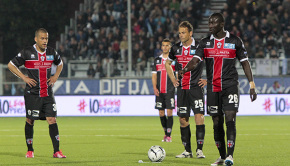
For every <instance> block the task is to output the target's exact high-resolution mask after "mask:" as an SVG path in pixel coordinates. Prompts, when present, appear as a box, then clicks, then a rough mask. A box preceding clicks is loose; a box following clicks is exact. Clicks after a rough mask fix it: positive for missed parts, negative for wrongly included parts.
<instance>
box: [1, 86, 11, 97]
mask: <svg viewBox="0 0 290 166" xmlns="http://www.w3.org/2000/svg"><path fill="white" fill-rule="evenodd" d="M3 95H4V96H11V95H12V94H11V88H10V86H9V85H8V84H4V88H3Z"/></svg>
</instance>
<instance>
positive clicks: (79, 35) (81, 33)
mask: <svg viewBox="0 0 290 166" xmlns="http://www.w3.org/2000/svg"><path fill="white" fill-rule="evenodd" d="M87 39H88V38H87V35H86V33H84V31H83V30H78V33H77V34H76V40H77V42H80V41H81V40H83V41H87Z"/></svg>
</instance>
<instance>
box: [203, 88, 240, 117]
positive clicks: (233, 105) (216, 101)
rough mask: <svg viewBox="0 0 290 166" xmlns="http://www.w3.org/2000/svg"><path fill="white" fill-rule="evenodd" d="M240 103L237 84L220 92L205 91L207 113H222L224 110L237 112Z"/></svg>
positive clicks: (213, 114) (212, 114)
mask: <svg viewBox="0 0 290 166" xmlns="http://www.w3.org/2000/svg"><path fill="white" fill-rule="evenodd" d="M239 103H240V92H239V86H238V85H237V86H232V87H229V88H227V89H225V90H222V91H221V92H212V91H209V90H208V91H207V113H208V114H209V115H211V116H216V115H222V114H223V113H224V111H236V112H238V109H239Z"/></svg>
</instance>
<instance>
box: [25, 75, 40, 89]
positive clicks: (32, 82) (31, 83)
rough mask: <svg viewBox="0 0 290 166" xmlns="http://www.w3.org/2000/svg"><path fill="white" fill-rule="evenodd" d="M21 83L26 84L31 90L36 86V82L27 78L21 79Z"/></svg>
mask: <svg viewBox="0 0 290 166" xmlns="http://www.w3.org/2000/svg"><path fill="white" fill-rule="evenodd" d="M23 81H24V82H25V83H26V84H28V85H29V86H30V87H31V88H32V87H33V86H36V84H37V81H35V80H34V79H32V78H29V77H25V78H24V79H23Z"/></svg>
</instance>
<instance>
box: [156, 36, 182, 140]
mask: <svg viewBox="0 0 290 166" xmlns="http://www.w3.org/2000/svg"><path fill="white" fill-rule="evenodd" d="M170 48H171V43H170V40H169V39H164V40H163V41H162V45H161V49H162V54H161V55H160V56H159V57H156V58H155V59H154V64H153V66H152V85H153V89H154V94H155V96H156V98H155V109H158V110H159V116H160V121H161V125H162V127H163V130H164V132H165V135H164V137H163V140H162V142H172V139H171V132H172V126H173V116H172V111H173V109H174V108H175V97H174V96H175V87H174V86H173V84H172V82H171V81H170V78H169V77H168V75H167V72H166V69H165V62H166V60H167V59H168V54H169V50H170ZM177 65H178V64H176V61H174V62H173V63H172V64H171V66H172V69H173V71H175V66H177ZM165 109H166V110H167V118H166V115H165Z"/></svg>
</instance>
